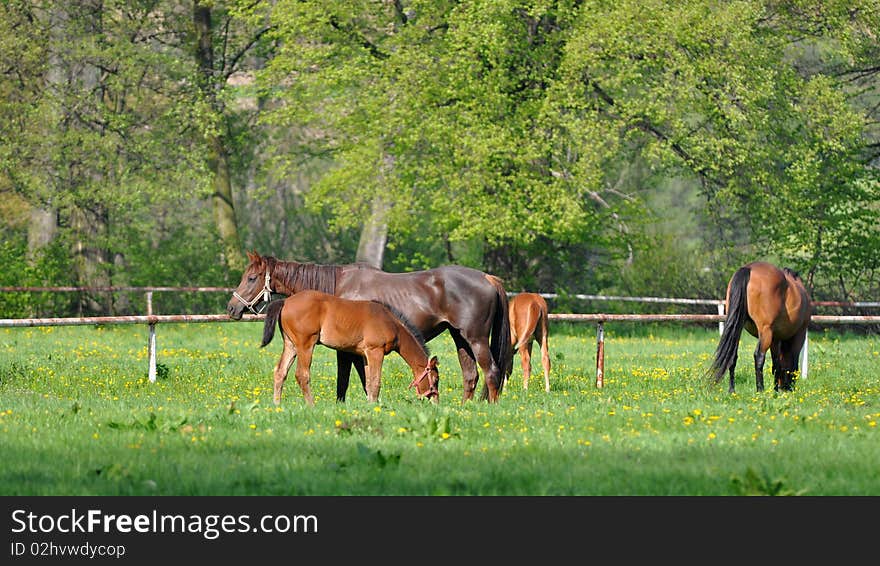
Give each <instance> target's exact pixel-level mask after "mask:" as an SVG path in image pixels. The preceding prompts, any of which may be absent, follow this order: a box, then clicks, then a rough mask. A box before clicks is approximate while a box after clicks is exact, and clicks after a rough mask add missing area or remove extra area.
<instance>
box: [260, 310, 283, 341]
mask: <svg viewBox="0 0 880 566" xmlns="http://www.w3.org/2000/svg"><path fill="white" fill-rule="evenodd" d="M282 308H284V299H276V300H274V301H272V302H271V303H269V306H268V307H266V321H265V322H264V323H263V343H262V344H260V348H263V347H264V346H266V345H267V344H268V343H269V342H271V341H272V338H274V337H275V324H276V323H277V324H278V327H279V328H280V327H281V309H282Z"/></svg>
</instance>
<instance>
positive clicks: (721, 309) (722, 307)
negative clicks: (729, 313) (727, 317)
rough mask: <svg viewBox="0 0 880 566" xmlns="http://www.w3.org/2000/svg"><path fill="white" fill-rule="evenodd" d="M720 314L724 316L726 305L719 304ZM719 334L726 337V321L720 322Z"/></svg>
mask: <svg viewBox="0 0 880 566" xmlns="http://www.w3.org/2000/svg"><path fill="white" fill-rule="evenodd" d="M718 314H720V315H721V316H724V303H718ZM718 334H720V335H722V336H723V335H724V321H723V320H719V321H718Z"/></svg>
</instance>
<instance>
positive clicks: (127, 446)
mask: <svg viewBox="0 0 880 566" xmlns="http://www.w3.org/2000/svg"><path fill="white" fill-rule="evenodd" d="M261 332H262V326H261V323H248V322H240V323H225V324H189V325H183V324H180V325H176V324H165V325H160V326H159V327H158V347H159V353H158V361H159V379H158V381H157V382H156V383H150V382H149V381H148V380H147V363H148V362H147V329H146V328H145V327H144V326H107V327H97V328H96V327H54V328H14V329H9V328H4V329H0V461H2V463H3V464H2V466H0V494H2V495H150V494H157V495H433V494H436V495H752V494H754V495H797V494H805V495H880V436H878V431H877V421H878V420H880V337H877V336H856V335H852V334H839V333H835V332H824V333H822V332H813V333H811V335H810V366H809V375H808V377H807V378H806V379H802V380H800V381H799V382H798V384H797V387H796V389H795V391H794V392H792V393H787V394H776V393H774V392H773V390H772V377H770V371H769V369H770V368H769V361H768V366H767V368H766V373H767V376H768V378H767V382H768V383H769V384H770V385H769V390H768V391H765V392H764V393H761V394H758V393H755V391H754V389H755V387H754V373H753V370H752V367H751V366H752V364H751V360H752V351H753V349H754V346H755V341H754V339H753V338H752V337H751V336H748V335H745V334H744V336H743V339H742V341H741V345H740V367H739V368H738V372H737V377H738V380H737V393H736V394H735V395H728V394H727V388H726V385H724V384H719V385H717V386H714V387H711V386H708V385H707V382H706V380H705V378H704V377H703V376H704V372H705V370H706V368H707V367H708V365H709V363H710V361H711V356H712V353H713V352H714V348H715V345H716V344H717V340H718V333H717V330H714V329H711V328H697V327H687V326H674V325H666V326H663V325H642V326H638V327H637V326H633V325H628V324H622V323H621V324H607V325H606V340H607V342H606V350H605V364H606V365H605V370H606V378H605V387H604V388H602V389H597V388H596V386H595V371H596V370H595V368H596V359H595V353H596V352H595V351H596V337H595V326H594V325H592V324H564V323H556V324H553V325H551V331H550V332H551V336H550V353H551V359H552V362H553V372H552V376H551V386H552V391H551V392H550V393H549V394H548V393H545V392H544V391H543V387H542V380H541V378H540V376H538V375H537V373H535V374H534V375H533V377H532V380H531V382H530V388H529V389H528V390H527V391H526V390H523V388H522V381H521V374H520V369H519V361H518V359H517V360H515V366H514V368H515V370H514V374H513V376H512V378H511V381H510V382H509V384H508V386H507V387H506V389H505V391H504V393H503V394H502V396H501V398H500V402H499V403H497V404H494V405H489V404H487V403H485V402H482V401H471V402H468V403H465V404H462V403H461V402H460V401H461V391H462V386H461V373H460V368H459V366H458V361H457V358H456V357H455V354H454V351H453V349H452V342H451V339H449V337H448V335H443V336H441V337H439V338H437V339H435V340H434V341H433V342H431V343H430V346H431V348H432V350H433V351H434V353H436V354H437V355H438V356H439V358H440V363H441V368H440V369H441V387H440V390H441V398H440V403H439V405H432V404H430V403H428V402H425V401H421V400H418V399H416V398H415V394H414V392H413V390H411V389H407V385H408V384H409V382H410V380H411V378H412V375H411V374H410V373H409V370H408V368H407V367H406V365H405V364H404V363H403V361H402V360H401V359H400V358H399V357H398V356H397V354H391V355H390V356H389V357H388V358H386V362H385V367H384V371H383V380H382V390H381V395H380V399H381V401H380V403H379V404H378V405H373V404H370V403H368V402H367V401H366V398H365V395H364V393H363V391H362V390H361V389H360V384H359V382H358V381H357V378H356V377H354V379H353V384H352V388H351V389H350V391H349V395H348V400H347V402H346V403H344V404H338V403H336V401H335V387H336V385H335V356H334V353H333V352H332V351H331V350H328V349H326V348H324V347H323V346H321V347H318V348H317V349H316V358H315V361H314V364H313V366H312V370H313V373H312V385H313V390H314V391H315V395H316V404H315V406H314V407H307V406H306V405H305V404H304V402H303V400H302V395H301V393H300V391H299V388H298V386H297V385H296V381H295V379H294V378H293V372H291V376H290V379H289V380H288V383H287V388H286V389H285V394H284V399H283V401H282V405H281V407H275V406H274V405H273V404H272V377H271V373H272V368H273V366H274V364H275V362H276V360H277V358H278V356H279V353H280V350H281V341H280V340H278V339H276V340H275V341H273V343H272V344H270V345H269V346H267V347H266V348H264V349H260V348H259V347H258V344H259V340H260V337H261ZM534 365H535V368H534V369H533V371H535V372H538V371H539V367H540V364H539V363H535V364H534Z"/></svg>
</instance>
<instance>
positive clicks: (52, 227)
mask: <svg viewBox="0 0 880 566" xmlns="http://www.w3.org/2000/svg"><path fill="white" fill-rule="evenodd" d="M57 232H58V212H57V211H56V210H53V209H51V208H43V207H36V206H35V207H33V208H31V219H30V223H29V224H28V249H27V253H28V261H30V262H31V263H32V264H33V263H34V262H36V261H37V259H38V258H39V256H40V253H41V252H42V251H43V249H44V248H46V246H48V245H49V244H51V243H52V241H53V240H55V234H56V233H57Z"/></svg>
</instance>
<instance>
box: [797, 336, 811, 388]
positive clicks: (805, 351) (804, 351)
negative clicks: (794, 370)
mask: <svg viewBox="0 0 880 566" xmlns="http://www.w3.org/2000/svg"><path fill="white" fill-rule="evenodd" d="M809 345H810V332H809V331H807V334H806V335H805V336H804V347H803V348H801V372H800V376H799V377H800V379H807V365H808V364H809V361H810V359H809Z"/></svg>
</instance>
